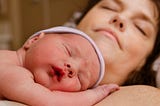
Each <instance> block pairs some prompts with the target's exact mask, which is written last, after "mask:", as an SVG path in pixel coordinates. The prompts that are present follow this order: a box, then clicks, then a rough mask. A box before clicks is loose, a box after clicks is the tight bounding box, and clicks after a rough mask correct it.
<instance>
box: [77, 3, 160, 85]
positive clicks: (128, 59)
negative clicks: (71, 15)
mask: <svg viewBox="0 0 160 106" xmlns="http://www.w3.org/2000/svg"><path fill="white" fill-rule="evenodd" d="M151 1H152V0H134V1H132V0H100V2H99V3H98V4H97V5H95V6H94V7H93V8H92V9H91V10H90V11H89V12H88V14H86V16H85V17H84V18H83V19H82V21H81V22H80V24H79V25H78V28H79V29H80V30H82V31H83V32H85V33H86V34H88V35H89V36H90V37H92V38H93V39H94V41H95V42H96V43H97V45H98V46H99V48H100V50H101V52H102V54H103V56H104V58H105V63H106V73H105V77H104V79H103V82H102V83H117V84H123V82H124V81H125V80H126V78H127V77H128V75H129V74H130V73H132V71H135V70H136V71H137V70H138V69H139V68H141V67H142V65H143V64H144V63H145V61H146V57H147V56H148V55H149V54H150V53H151V51H152V49H153V45H154V42H155V38H156V33H157V27H159V26H157V23H158V22H157V16H158V14H157V13H158V12H157V8H156V6H155V5H154V4H153V3H152V2H151Z"/></svg>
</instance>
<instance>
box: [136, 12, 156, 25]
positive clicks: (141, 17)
mask: <svg viewBox="0 0 160 106" xmlns="http://www.w3.org/2000/svg"><path fill="white" fill-rule="evenodd" d="M138 18H140V19H143V20H145V21H147V22H149V23H150V24H151V25H152V26H155V25H154V22H153V20H152V19H151V18H150V17H149V16H148V15H147V14H145V13H138Z"/></svg>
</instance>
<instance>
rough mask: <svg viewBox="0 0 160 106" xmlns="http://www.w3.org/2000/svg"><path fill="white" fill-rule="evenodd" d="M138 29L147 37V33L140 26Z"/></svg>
mask: <svg viewBox="0 0 160 106" xmlns="http://www.w3.org/2000/svg"><path fill="white" fill-rule="evenodd" d="M136 28H137V29H138V30H139V31H140V32H141V33H142V34H143V35H146V33H145V31H144V30H143V29H142V28H140V27H139V26H138V25H136Z"/></svg>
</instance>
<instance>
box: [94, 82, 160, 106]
mask: <svg viewBox="0 0 160 106" xmlns="http://www.w3.org/2000/svg"><path fill="white" fill-rule="evenodd" d="M105 105H107V106H160V90H159V89H158V88H155V87H152V86H146V85H133V86H125V87H121V88H120V90H119V91H117V92H114V93H112V94H111V95H110V96H108V97H106V98H105V99H104V100H102V101H101V102H100V103H98V104H97V105H95V106H105Z"/></svg>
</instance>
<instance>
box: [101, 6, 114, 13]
mask: <svg viewBox="0 0 160 106" xmlns="http://www.w3.org/2000/svg"><path fill="white" fill-rule="evenodd" d="M102 8H103V9H107V10H109V11H114V12H116V11H117V10H116V9H115V8H113V7H112V6H106V5H105V6H102Z"/></svg>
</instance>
